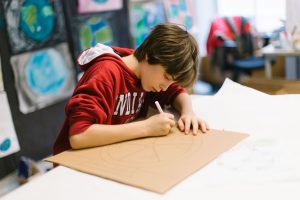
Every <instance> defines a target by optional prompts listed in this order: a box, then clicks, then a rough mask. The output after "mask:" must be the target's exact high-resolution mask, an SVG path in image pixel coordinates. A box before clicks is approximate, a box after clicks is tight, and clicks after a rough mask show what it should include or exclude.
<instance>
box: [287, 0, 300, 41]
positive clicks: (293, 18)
mask: <svg viewBox="0 0 300 200" xmlns="http://www.w3.org/2000/svg"><path fill="white" fill-rule="evenodd" d="M299 9H300V1H299V0H286V14H287V16H286V28H287V30H288V31H292V30H293V28H294V26H297V31H296V33H297V34H299V35H300V20H299V19H300V13H299Z"/></svg>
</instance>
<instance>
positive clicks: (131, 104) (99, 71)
mask: <svg viewBox="0 0 300 200" xmlns="http://www.w3.org/2000/svg"><path fill="white" fill-rule="evenodd" d="M132 53H133V50H132V49H125V48H119V47H108V46H105V45H102V44H97V45H96V46H95V47H92V48H90V49H87V50H85V51H84V52H82V54H81V55H80V56H79V57H78V60H77V62H78V64H79V65H80V67H81V68H82V69H83V70H84V71H85V72H84V74H83V76H82V77H81V79H80V81H79V82H78V84H77V86H76V88H75V90H74V93H73V95H72V97H71V98H70V99H69V101H68V102H67V104H66V107H65V113H66V117H65V120H64V123H63V126H62V129H61V131H60V133H59V135H58V137H57V139H56V141H55V143H54V147H53V154H54V155H55V154H58V153H61V152H63V151H65V150H68V149H71V145H70V142H69V137H70V136H73V135H76V134H80V133H82V132H84V131H85V130H86V129H87V128H89V126H91V125H92V124H112V125H113V124H124V123H126V122H129V121H132V120H134V119H135V118H137V117H145V116H146V114H147V111H148V106H149V105H152V104H153V102H154V101H156V100H158V101H159V102H160V104H161V105H170V104H172V102H173V100H174V99H175V97H176V96H177V95H178V94H179V93H181V92H184V91H185V90H184V89H183V88H181V87H180V86H178V85H176V84H172V85H170V87H169V88H168V90H167V91H165V92H159V93H153V92H145V91H144V90H143V88H142V86H141V82H140V80H139V79H138V78H137V76H136V75H135V74H134V73H133V71H132V70H131V69H130V68H128V67H127V66H126V64H125V63H124V62H123V61H122V60H121V57H122V56H127V55H130V54H132Z"/></svg>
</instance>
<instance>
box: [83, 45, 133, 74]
mask: <svg viewBox="0 0 300 200" xmlns="http://www.w3.org/2000/svg"><path fill="white" fill-rule="evenodd" d="M132 53H133V50H132V49H127V48H120V47H114V46H112V47H109V46H106V45H104V44H100V43H98V44H97V45H96V46H94V47H91V48H89V49H86V50H84V51H83V52H82V53H81V54H80V55H79V57H78V59H77V63H78V64H79V66H80V67H81V69H82V70H84V71H85V70H87V69H88V68H89V67H90V66H91V65H92V64H93V63H94V62H95V61H100V60H107V59H109V60H115V61H117V62H118V61H120V59H121V57H123V56H127V55H130V54H132Z"/></svg>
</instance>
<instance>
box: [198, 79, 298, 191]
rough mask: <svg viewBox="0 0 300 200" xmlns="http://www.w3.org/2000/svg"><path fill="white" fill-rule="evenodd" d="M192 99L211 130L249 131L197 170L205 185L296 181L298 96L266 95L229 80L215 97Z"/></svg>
mask: <svg viewBox="0 0 300 200" xmlns="http://www.w3.org/2000/svg"><path fill="white" fill-rule="evenodd" d="M208 99H209V100H208ZM193 102H194V104H197V106H196V105H194V108H195V110H196V112H197V113H199V115H200V116H202V117H203V118H204V119H206V120H207V121H208V123H209V124H210V125H211V127H212V128H215V129H225V130H232V131H240V132H245V133H248V134H250V136H249V137H248V138H247V139H246V140H245V141H244V142H242V143H240V144H238V145H237V146H236V147H234V148H233V149H232V150H230V151H229V152H227V153H226V154H224V155H223V156H221V158H219V159H217V160H216V161H215V162H214V163H213V164H212V165H210V167H209V168H206V169H205V170H204V171H203V173H202V172H200V173H202V174H203V177H201V180H202V182H203V183H205V184H213V185H220V184H240V183H241V182H243V183H263V182H273V181H300V156H299V155H300V147H299V141H300V126H299V119H300V106H299V102H300V95H267V94H264V93H262V92H259V91H256V90H254V89H252V88H248V87H245V86H242V85H240V84H238V83H235V82H233V81H231V80H229V79H227V80H226V81H225V82H224V84H223V86H222V87H221V89H220V90H219V92H218V93H217V94H216V95H215V96H214V97H209V96H207V97H205V96H204V97H203V96H196V97H193ZM212 176H213V177H218V178H216V179H212Z"/></svg>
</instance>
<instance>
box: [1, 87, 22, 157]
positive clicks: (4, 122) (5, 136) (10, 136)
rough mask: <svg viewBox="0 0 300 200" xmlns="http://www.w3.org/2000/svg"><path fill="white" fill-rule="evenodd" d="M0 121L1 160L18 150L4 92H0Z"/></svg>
mask: <svg viewBox="0 0 300 200" xmlns="http://www.w3.org/2000/svg"><path fill="white" fill-rule="evenodd" d="M0 121H1V123H0V158H2V157H5V156H8V155H10V154H12V153H15V152H18V151H19V150H20V146H19V142H18V138H17V135H16V131H15V127H14V124H13V120H12V117H11V113H10V108H9V104H8V101H7V95H6V93H5V92H4V91H2V92H0Z"/></svg>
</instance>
